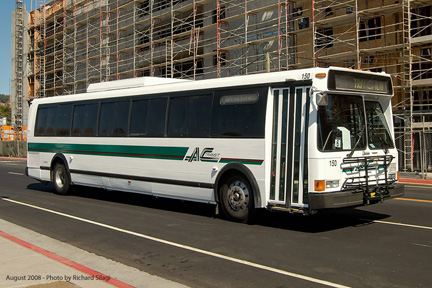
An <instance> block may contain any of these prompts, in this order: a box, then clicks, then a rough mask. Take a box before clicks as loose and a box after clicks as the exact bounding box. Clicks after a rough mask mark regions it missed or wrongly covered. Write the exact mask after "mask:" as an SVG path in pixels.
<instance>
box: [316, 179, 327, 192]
mask: <svg viewBox="0 0 432 288" xmlns="http://www.w3.org/2000/svg"><path fill="white" fill-rule="evenodd" d="M325 188H326V183H325V180H315V191H325Z"/></svg>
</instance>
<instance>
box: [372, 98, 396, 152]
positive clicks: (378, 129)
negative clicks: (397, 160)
mask: <svg viewBox="0 0 432 288" xmlns="http://www.w3.org/2000/svg"><path fill="white" fill-rule="evenodd" d="M365 107H366V118H367V125H368V145H369V149H389V148H394V144H393V140H392V138H391V136H390V135H391V134H390V130H389V128H388V125H387V121H386V119H385V117H384V112H383V110H382V108H381V105H380V104H379V103H378V102H372V101H366V102H365Z"/></svg>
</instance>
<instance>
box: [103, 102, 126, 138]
mask: <svg viewBox="0 0 432 288" xmlns="http://www.w3.org/2000/svg"><path fill="white" fill-rule="evenodd" d="M129 106H130V102H129V101H119V102H108V103H102V104H101V111H100V119H99V134H98V135H99V136H126V132H127V125H128V117H129Z"/></svg>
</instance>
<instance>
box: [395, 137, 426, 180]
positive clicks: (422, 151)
mask: <svg viewBox="0 0 432 288" xmlns="http://www.w3.org/2000/svg"><path fill="white" fill-rule="evenodd" d="M395 138H396V148H397V150H398V152H399V171H403V172H415V173H417V174H419V175H420V176H421V177H423V178H426V175H427V173H431V172H432V130H414V131H413V133H412V136H411V135H410V133H407V134H405V133H404V132H395ZM407 138H408V139H409V138H411V146H412V147H410V148H409V149H408V150H411V151H412V158H411V159H410V160H411V161H405V157H404V156H405V153H406V152H405V151H406V150H407V148H406V146H405V145H406V143H407V141H409V140H407ZM408 143H409V142H408ZM409 154H411V153H408V154H407V156H408V157H410V156H409ZM410 163H412V165H411V167H410V165H409V164H410Z"/></svg>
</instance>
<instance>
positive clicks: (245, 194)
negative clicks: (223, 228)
mask: <svg viewBox="0 0 432 288" xmlns="http://www.w3.org/2000/svg"><path fill="white" fill-rule="evenodd" d="M219 196H220V204H221V207H222V211H223V213H224V214H225V216H226V217H227V218H228V219H230V220H233V221H237V222H247V221H248V219H249V217H250V215H251V214H252V210H253V206H254V205H253V199H254V198H253V191H252V188H251V185H250V184H249V181H248V180H247V179H246V178H245V177H243V176H241V175H234V176H231V177H228V179H227V180H226V181H224V182H223V183H222V186H221V188H220V195H219Z"/></svg>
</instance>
